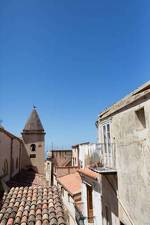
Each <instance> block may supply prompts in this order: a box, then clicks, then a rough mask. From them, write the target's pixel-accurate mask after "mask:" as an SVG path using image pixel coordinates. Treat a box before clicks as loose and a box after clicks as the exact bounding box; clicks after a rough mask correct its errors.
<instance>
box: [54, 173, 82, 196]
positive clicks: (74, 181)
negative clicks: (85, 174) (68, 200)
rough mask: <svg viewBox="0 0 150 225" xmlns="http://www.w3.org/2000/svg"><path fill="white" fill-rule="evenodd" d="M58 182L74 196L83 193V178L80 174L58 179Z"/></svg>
mask: <svg viewBox="0 0 150 225" xmlns="http://www.w3.org/2000/svg"><path fill="white" fill-rule="evenodd" d="M57 180H58V182H59V183H60V184H61V185H62V186H63V187H64V188H65V189H66V190H67V191H68V192H69V193H70V194H71V195H72V196H73V195H75V194H78V193H80V192H81V177H80V175H79V173H77V172H76V173H73V174H69V175H66V176H63V177H59V178H57Z"/></svg>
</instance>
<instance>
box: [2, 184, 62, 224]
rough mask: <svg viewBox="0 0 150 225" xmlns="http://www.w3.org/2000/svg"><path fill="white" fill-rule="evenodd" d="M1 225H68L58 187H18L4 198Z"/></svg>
mask: <svg viewBox="0 0 150 225" xmlns="http://www.w3.org/2000/svg"><path fill="white" fill-rule="evenodd" d="M0 224H1V225H14V224H15V225H48V224H49V225H66V223H65V215H64V212H63V205H62V202H61V198H60V195H59V192H58V189H57V187H56V186H54V187H48V188H44V187H41V186H39V187H37V186H31V187H16V188H14V187H13V188H11V189H10V191H9V193H7V194H6V193H5V194H4V197H3V205H2V208H1V211H0Z"/></svg>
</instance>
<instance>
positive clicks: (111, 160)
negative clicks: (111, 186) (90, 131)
mask: <svg viewBox="0 0 150 225" xmlns="http://www.w3.org/2000/svg"><path fill="white" fill-rule="evenodd" d="M96 153H97V154H98V156H99V159H100V163H101V164H102V166H103V167H108V168H113V169H116V146H115V143H97V144H96Z"/></svg>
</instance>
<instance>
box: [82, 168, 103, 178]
mask: <svg viewBox="0 0 150 225" xmlns="http://www.w3.org/2000/svg"><path fill="white" fill-rule="evenodd" d="M78 172H79V173H82V174H84V175H86V176H88V177H91V178H93V179H95V180H96V179H97V178H98V176H99V174H98V173H95V172H93V171H92V170H90V169H89V168H81V169H79V170H78Z"/></svg>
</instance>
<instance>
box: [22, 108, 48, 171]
mask: <svg viewBox="0 0 150 225" xmlns="http://www.w3.org/2000/svg"><path fill="white" fill-rule="evenodd" d="M44 137H45V132H44V128H43V126H42V123H41V121H40V118H39V115H38V113H37V111H36V110H35V109H33V111H32V113H31V115H30V117H29V119H28V121H27V123H26V125H25V127H24V129H23V132H22V139H23V143H24V146H25V149H26V152H27V156H28V159H30V161H27V162H26V161H25V160H24V163H25V164H26V166H28V163H30V164H29V166H30V165H32V167H33V168H34V170H35V171H36V172H38V173H40V174H44V161H45V159H44V149H45V142H44ZM22 158H23V157H22Z"/></svg>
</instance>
